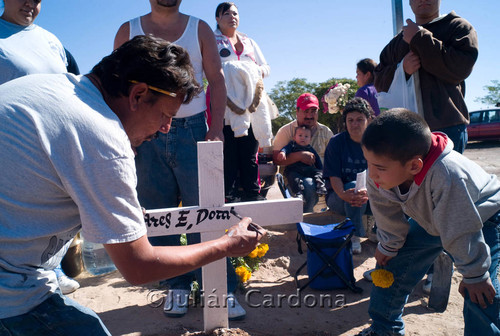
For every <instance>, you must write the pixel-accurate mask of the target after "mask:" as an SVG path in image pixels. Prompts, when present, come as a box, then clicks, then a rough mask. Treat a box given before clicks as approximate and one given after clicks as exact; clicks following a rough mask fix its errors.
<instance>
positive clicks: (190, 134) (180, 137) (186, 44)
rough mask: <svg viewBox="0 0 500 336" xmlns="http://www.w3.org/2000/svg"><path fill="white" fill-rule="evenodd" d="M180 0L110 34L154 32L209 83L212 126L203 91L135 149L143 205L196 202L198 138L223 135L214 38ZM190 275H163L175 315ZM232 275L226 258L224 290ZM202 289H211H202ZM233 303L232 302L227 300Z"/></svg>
mask: <svg viewBox="0 0 500 336" xmlns="http://www.w3.org/2000/svg"><path fill="white" fill-rule="evenodd" d="M181 1H182V0H149V2H150V4H151V12H150V13H148V14H146V15H144V16H141V17H137V18H135V19H132V20H130V21H129V22H125V23H124V24H122V25H121V27H120V28H119V29H118V32H117V33H116V36H115V43H114V48H115V49H116V48H118V47H119V46H120V45H122V44H123V43H125V42H126V41H128V40H129V39H131V38H133V37H134V36H136V35H154V36H156V37H160V38H163V39H165V40H167V41H171V42H173V43H175V44H177V45H180V46H182V47H183V48H185V49H186V50H187V51H188V53H189V57H190V59H191V62H192V63H193V68H194V70H195V76H196V79H197V80H198V82H199V83H202V81H203V75H205V77H206V79H207V80H208V83H209V85H210V104H211V108H210V111H211V125H210V128H209V130H208V132H207V124H206V118H205V110H206V102H205V94H204V93H201V94H200V95H199V96H198V97H196V98H194V99H193V100H192V101H191V102H190V103H189V104H187V105H182V106H181V108H180V109H179V111H178V112H177V115H176V116H175V117H174V118H173V120H172V125H171V129H170V132H169V133H168V134H161V133H160V134H159V137H158V138H157V139H155V140H152V141H150V142H147V143H144V144H142V145H141V146H140V147H138V148H137V156H136V168H137V179H138V184H137V192H138V196H139V201H140V203H141V206H143V207H144V208H146V209H158V208H168V207H176V206H178V204H179V201H182V205H183V206H190V205H197V204H198V165H197V148H196V142H197V141H204V140H223V134H222V128H223V118H224V110H225V105H226V86H225V83H224V73H223V71H222V68H221V62H220V57H219V54H218V49H217V45H216V42H215V37H214V34H213V32H212V29H210V27H209V25H208V24H207V23H206V22H204V21H202V20H200V19H198V18H195V17H192V16H189V15H186V14H183V13H180V12H179V6H180V4H181ZM199 239H200V238H199V234H190V235H188V243H189V244H192V243H197V242H199ZM150 242H151V244H152V245H156V246H165V245H179V236H166V237H152V238H150ZM193 279H197V280H198V282H199V283H201V271H200V270H198V271H197V272H194V273H188V274H185V275H182V276H179V277H176V278H173V279H169V280H166V281H165V282H166V284H168V286H169V288H170V290H169V291H168V294H167V298H166V300H165V308H164V311H165V314H166V315H167V316H170V317H180V316H183V315H184V314H186V312H187V297H188V295H189V292H190V285H191V282H192V280H193ZM237 284H238V280H237V277H236V275H235V273H234V269H233V267H232V265H231V264H230V263H229V262H228V291H229V292H230V293H232V292H234V291H235V290H236V287H237ZM204 290H205V292H207V291H210V289H204ZM233 300H234V302H235V304H234V305H233V304H232V302H233ZM228 308H229V309H228V310H229V318H230V319H232V320H235V319H242V318H244V317H245V314H246V312H245V310H244V309H243V308H242V307H241V306H240V305H239V304H238V302H237V301H236V298H234V297H233V296H230V297H229V299H228Z"/></svg>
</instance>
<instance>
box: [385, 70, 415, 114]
mask: <svg viewBox="0 0 500 336" xmlns="http://www.w3.org/2000/svg"><path fill="white" fill-rule="evenodd" d="M377 101H378V106H379V108H380V111H381V112H383V111H385V110H388V109H391V108H395V107H404V108H407V109H408V110H410V111H413V112H415V113H418V114H420V115H421V116H422V117H423V116H424V114H423V110H422V107H421V106H422V95H421V92H420V80H419V77H418V71H417V72H415V73H414V74H413V75H411V76H410V78H409V79H408V80H406V75H405V71H404V70H403V64H402V63H399V64H398V66H397V68H396V71H395V72H394V78H393V80H392V83H391V86H390V87H389V90H388V91H387V92H379V93H378V94H377Z"/></svg>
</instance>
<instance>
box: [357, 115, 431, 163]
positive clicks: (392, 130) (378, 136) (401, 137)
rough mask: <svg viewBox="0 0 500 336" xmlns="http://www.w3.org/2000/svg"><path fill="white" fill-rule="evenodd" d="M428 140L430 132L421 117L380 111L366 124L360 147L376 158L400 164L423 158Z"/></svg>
mask: <svg viewBox="0 0 500 336" xmlns="http://www.w3.org/2000/svg"><path fill="white" fill-rule="evenodd" d="M431 141H432V139H431V130H430V129H429V126H428V125H427V123H426V122H425V120H424V119H423V118H422V117H421V116H419V115H418V114H416V113H415V112H412V111H410V110H407V109H404V108H395V109H390V110H389V111H386V112H383V113H382V114H380V115H379V116H378V117H377V118H375V119H374V120H373V121H372V122H371V123H370V124H369V125H368V127H367V128H366V130H365V132H364V133H363V138H362V139H361V145H362V146H363V147H365V148H366V149H367V150H369V151H370V152H373V153H374V154H376V155H380V156H385V157H388V158H390V159H392V160H395V161H399V162H401V164H403V165H404V164H406V162H408V161H409V160H410V159H413V158H414V157H415V156H417V155H421V156H422V157H425V156H426V155H427V153H428V152H429V149H430V147H431Z"/></svg>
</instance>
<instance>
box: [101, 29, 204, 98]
mask: <svg viewBox="0 0 500 336" xmlns="http://www.w3.org/2000/svg"><path fill="white" fill-rule="evenodd" d="M91 73H92V74H94V75H96V76H97V77H98V78H99V79H100V81H101V84H102V86H103V89H104V90H105V91H106V93H108V94H109V95H111V96H113V97H119V96H128V94H129V89H130V86H131V85H132V83H131V82H130V81H137V82H141V83H146V84H148V85H151V86H155V87H157V88H160V89H163V90H166V91H170V92H175V93H177V94H180V95H184V103H188V102H190V101H191V100H192V99H193V97H195V96H196V95H197V94H198V93H199V92H200V85H199V84H198V82H197V81H196V79H195V76H194V70H193V66H192V65H191V61H190V59H189V55H188V53H187V51H186V50H185V49H184V48H182V47H180V46H177V45H175V44H173V43H169V42H166V41H165V40H162V39H160V38H156V37H152V36H144V35H142V36H136V37H134V38H133V39H131V40H130V41H127V42H125V43H124V44H123V45H122V46H121V47H119V48H118V49H116V50H114V51H113V52H112V53H111V55H109V56H106V57H104V58H103V59H102V60H101V61H100V62H99V63H98V64H97V65H96V66H94V68H93V69H92V71H91ZM151 92H152V93H153V94H156V95H161V94H162V93H158V92H156V91H153V90H151Z"/></svg>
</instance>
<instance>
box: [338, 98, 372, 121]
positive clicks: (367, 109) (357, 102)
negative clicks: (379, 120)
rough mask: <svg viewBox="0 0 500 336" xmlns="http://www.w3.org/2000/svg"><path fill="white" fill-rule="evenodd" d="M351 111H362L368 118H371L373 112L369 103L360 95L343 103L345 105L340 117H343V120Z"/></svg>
mask: <svg viewBox="0 0 500 336" xmlns="http://www.w3.org/2000/svg"><path fill="white" fill-rule="evenodd" d="M351 112H359V113H362V114H364V115H365V117H366V119H368V120H370V119H372V118H373V116H374V114H375V113H374V112H373V109H372V107H371V106H370V103H369V102H368V101H367V100H366V99H364V98H361V97H354V98H352V99H351V100H349V101H348V102H347V103H346V104H345V107H344V109H343V110H342V118H343V119H344V122H345V120H346V118H347V115H348V114H349V113H351Z"/></svg>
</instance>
